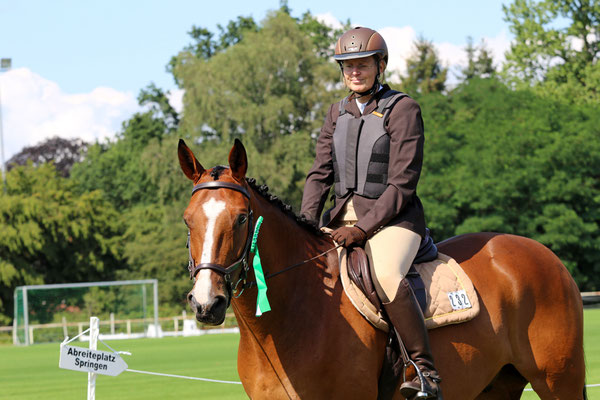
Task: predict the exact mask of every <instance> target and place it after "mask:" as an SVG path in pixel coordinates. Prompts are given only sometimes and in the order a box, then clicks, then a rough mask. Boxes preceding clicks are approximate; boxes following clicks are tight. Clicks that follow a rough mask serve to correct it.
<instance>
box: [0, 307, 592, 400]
mask: <svg viewBox="0 0 600 400" xmlns="http://www.w3.org/2000/svg"><path fill="white" fill-rule="evenodd" d="M238 340H239V336H238V335H235V334H219V335H205V336H199V337H187V338H164V339H159V340H158V339H140V340H122V341H113V342H109V343H108V344H109V345H110V346H111V347H113V348H114V349H115V350H123V351H130V352H131V353H132V356H123V358H124V360H125V361H126V362H127V364H128V365H129V368H131V369H137V370H142V371H151V372H161V373H168V374H174V375H184V376H193V377H202V378H210V379H220V380H228V381H239V377H238V375H237V372H236V354H237V343H238ZM73 344H74V345H76V346H79V345H80V344H76V343H73ZM81 345H82V346H83V347H87V346H86V345H85V344H81ZM98 348H99V349H100V350H107V349H105V348H104V346H103V345H102V344H101V343H99V345H98ZM585 349H586V360H587V374H588V375H587V376H588V378H587V383H588V384H596V383H600V309H593V310H586V311H585ZM58 358H59V344H58V343H54V344H40V345H34V346H30V347H13V346H0V399H11V400H12V399H15V400H21V399H23V400H25V399H40V398H43V399H48V400H52V399H60V400H70V399H77V400H81V399H85V398H86V391H87V374H85V373H81V372H76V371H70V370H64V369H60V368H58ZM96 384H97V388H96V398H97V399H98V400H106V399H125V400H135V399H140V400H142V399H143V400H153V399H156V400H159V399H161V400H162V399H180V398H193V399H202V400H204V399H243V398H245V397H246V396H245V394H244V390H243V389H242V386H241V385H231V384H223V383H210V382H201V381H191V380H184V379H176V378H167V377H157V376H151V375H142V374H137V373H132V372H127V371H126V372H123V373H122V374H121V375H119V376H118V377H111V376H102V375H99V376H98V379H97V383H96ZM588 395H589V397H590V399H594V398H600V387H594V388H589V389H588ZM537 398H538V397H537V396H536V395H535V394H534V393H532V392H526V393H525V394H524V396H523V399H537Z"/></svg>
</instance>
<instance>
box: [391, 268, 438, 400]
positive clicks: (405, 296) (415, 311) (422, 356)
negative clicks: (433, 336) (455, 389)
mask: <svg viewBox="0 0 600 400" xmlns="http://www.w3.org/2000/svg"><path fill="white" fill-rule="evenodd" d="M383 307H384V309H385V312H386V313H387V315H388V317H389V320H390V322H391V323H392V324H393V325H394V329H395V330H396V334H397V335H398V336H400V338H401V339H402V342H403V343H404V346H405V347H406V352H407V353H408V356H409V357H410V359H411V360H413V361H414V362H415V364H417V366H418V367H419V370H420V371H421V373H422V375H423V377H424V389H425V390H424V393H422V391H421V381H420V380H419V377H418V376H416V377H415V378H414V379H413V380H412V381H407V382H404V383H402V385H401V386H400V393H402V396H404V397H406V398H407V399H411V400H412V399H413V398H415V399H438V400H442V390H441V388H440V386H439V383H440V382H441V379H440V377H439V375H438V372H437V370H436V369H435V367H434V366H433V357H432V355H431V349H430V348H429V334H428V333H427V328H426V327H425V320H424V317H423V313H422V312H421V308H420V307H419V303H418V302H417V298H416V297H415V294H414V293H413V291H412V288H411V287H410V285H409V283H408V281H407V280H406V279H402V281H401V282H400V286H399V287H398V292H397V293H396V297H395V298H394V300H393V301H391V302H389V303H383ZM417 394H421V396H419V397H415V396H416V395H417ZM425 395H426V396H425Z"/></svg>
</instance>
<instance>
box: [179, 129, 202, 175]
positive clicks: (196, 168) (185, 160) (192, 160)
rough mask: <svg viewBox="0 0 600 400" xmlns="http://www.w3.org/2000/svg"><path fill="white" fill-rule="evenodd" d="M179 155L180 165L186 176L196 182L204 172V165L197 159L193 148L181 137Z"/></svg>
mask: <svg viewBox="0 0 600 400" xmlns="http://www.w3.org/2000/svg"><path fill="white" fill-rule="evenodd" d="M177 156H178V157H179V165H180V166H181V170H182V171H183V173H184V174H185V176H187V177H188V178H189V179H191V180H192V181H194V182H196V181H197V180H198V179H199V178H200V177H201V176H202V174H203V173H204V167H203V166H202V165H201V164H200V163H199V162H198V160H196V157H195V156H194V153H192V150H190V148H189V147H187V145H186V144H185V142H184V141H183V140H182V139H179V145H178V146H177Z"/></svg>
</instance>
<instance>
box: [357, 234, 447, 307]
mask: <svg viewBox="0 0 600 400" xmlns="http://www.w3.org/2000/svg"><path fill="white" fill-rule="evenodd" d="M437 256H438V249H437V246H436V245H435V243H434V242H433V239H432V238H431V235H430V234H429V229H426V234H425V237H424V238H423V239H422V240H421V245H420V246H419V251H417V255H416V257H415V260H414V261H413V265H411V267H410V269H409V270H408V273H407V274H406V279H407V280H408V282H409V283H410V286H411V287H412V289H413V292H414V293H415V295H416V297H417V301H418V302H419V306H421V311H423V313H425V310H426V308H427V293H426V292H425V284H424V283H423V279H422V278H421V275H420V274H419V272H418V271H417V270H416V269H415V264H420V263H424V262H428V261H433V260H435V259H436V258H437ZM347 260H348V266H347V268H348V276H349V277H350V280H351V281H352V282H354V284H355V285H356V286H357V287H358V288H359V289H360V291H361V292H363V293H364V295H365V296H366V297H367V299H368V300H369V301H370V302H371V304H373V305H374V306H375V309H376V310H377V312H378V313H379V312H381V301H380V300H379V296H377V292H376V291H375V285H374V284H373V279H372V278H371V269H370V267H369V259H368V257H367V254H366V253H365V251H364V249H363V248H361V247H354V248H351V249H348V255H347Z"/></svg>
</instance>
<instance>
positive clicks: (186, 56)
mask: <svg viewBox="0 0 600 400" xmlns="http://www.w3.org/2000/svg"><path fill="white" fill-rule="evenodd" d="M178 60H179V61H178V64H177V66H176V67H175V69H174V72H175V75H176V76H177V79H178V81H179V82H181V84H182V87H183V88H184V89H185V90H186V93H185V97H184V104H185V109H186V113H185V117H184V119H183V122H182V124H183V130H184V131H185V132H186V133H187V135H188V136H189V137H192V138H202V140H214V139H220V140H224V141H225V142H227V143H230V141H231V140H233V138H235V137H238V138H243V140H244V142H245V143H249V142H252V143H253V144H254V146H256V148H257V149H259V150H260V151H261V152H262V151H264V149H266V148H268V147H269V146H270V145H271V144H272V143H273V140H274V139H275V138H276V137H278V136H281V135H288V134H291V133H292V132H302V131H309V132H311V133H312V132H315V131H317V130H318V127H319V125H320V123H321V121H322V117H323V116H324V113H325V111H326V110H325V108H326V105H327V104H329V103H331V100H332V91H331V90H328V87H331V86H332V85H335V83H336V81H337V78H338V77H339V71H338V69H337V68H336V66H335V64H333V63H332V62H330V61H328V60H326V59H323V58H320V57H319V56H318V55H317V54H315V48H314V45H313V41H311V39H310V38H309V37H307V35H305V34H304V32H303V31H302V30H301V29H300V28H299V26H298V23H297V22H296V21H295V20H294V19H293V18H292V17H290V16H289V15H288V14H286V13H284V12H275V13H272V14H270V15H269V16H268V17H267V18H266V20H265V21H264V22H263V24H262V26H261V27H260V29H259V30H258V31H257V32H247V33H246V35H245V36H244V37H243V39H242V40H241V41H240V42H238V43H237V44H236V45H234V46H231V47H229V48H227V50H226V51H223V52H221V53H219V54H216V55H214V56H213V57H211V58H210V59H208V60H201V59H198V58H197V57H195V56H194V55H193V54H190V53H189V52H183V53H180V55H179V57H178ZM335 94H336V95H339V92H337V93H335Z"/></svg>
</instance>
